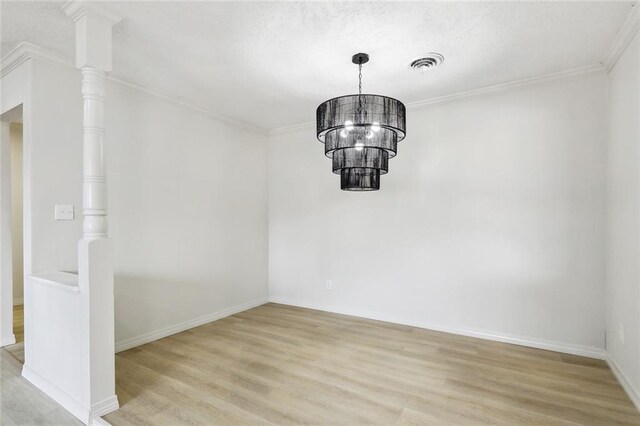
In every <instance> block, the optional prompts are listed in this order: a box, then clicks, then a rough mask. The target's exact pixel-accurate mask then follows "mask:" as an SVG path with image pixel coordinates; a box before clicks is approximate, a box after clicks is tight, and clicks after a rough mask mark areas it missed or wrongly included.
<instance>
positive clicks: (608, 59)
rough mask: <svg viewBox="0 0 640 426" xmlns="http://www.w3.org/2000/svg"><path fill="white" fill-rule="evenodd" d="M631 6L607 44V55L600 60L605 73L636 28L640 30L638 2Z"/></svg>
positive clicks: (614, 63) (610, 68)
mask: <svg viewBox="0 0 640 426" xmlns="http://www.w3.org/2000/svg"><path fill="white" fill-rule="evenodd" d="M631 7H632V9H631V12H629V15H628V16H627V19H626V20H625V21H624V24H623V25H622V28H620V31H618V34H617V35H616V38H615V39H614V40H613V42H612V43H611V46H609V49H608V51H607V55H606V56H605V57H604V60H603V61H602V66H603V67H604V70H605V72H606V73H607V74H608V73H609V72H611V70H612V69H613V67H614V66H615V65H616V63H617V62H618V59H620V56H622V53H623V52H624V50H625V49H626V48H627V46H628V45H629V43H631V40H633V37H635V35H636V33H637V32H638V30H640V4H638V3H636V4H635V5H633V6H631Z"/></svg>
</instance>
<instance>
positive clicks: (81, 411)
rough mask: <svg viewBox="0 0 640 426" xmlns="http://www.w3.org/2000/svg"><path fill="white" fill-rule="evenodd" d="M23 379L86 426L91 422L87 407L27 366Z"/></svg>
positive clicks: (25, 366)
mask: <svg viewBox="0 0 640 426" xmlns="http://www.w3.org/2000/svg"><path fill="white" fill-rule="evenodd" d="M22 377H24V378H25V379H27V380H28V381H30V382H31V383H32V384H33V385H34V386H35V387H37V388H38V389H40V390H41V391H42V392H44V393H45V394H47V395H48V396H49V397H50V398H51V399H53V400H54V401H55V402H57V403H58V404H60V405H61V406H62V407H63V408H64V409H65V410H67V411H68V412H70V413H71V414H73V415H74V416H75V417H77V418H78V419H79V420H80V421H82V422H83V423H84V424H88V422H89V420H90V417H91V416H90V414H91V413H90V412H89V409H88V408H87V407H85V406H84V405H83V404H81V403H80V402H79V401H77V400H76V399H75V398H73V397H72V396H71V395H69V394H67V393H66V392H64V391H63V390H61V389H60V388H58V387H57V386H56V385H54V384H53V383H51V382H50V381H48V380H47V379H45V378H44V377H42V376H41V375H40V374H38V373H36V372H35V371H33V370H32V369H31V368H29V366H27V365H26V364H25V365H24V366H23V367H22Z"/></svg>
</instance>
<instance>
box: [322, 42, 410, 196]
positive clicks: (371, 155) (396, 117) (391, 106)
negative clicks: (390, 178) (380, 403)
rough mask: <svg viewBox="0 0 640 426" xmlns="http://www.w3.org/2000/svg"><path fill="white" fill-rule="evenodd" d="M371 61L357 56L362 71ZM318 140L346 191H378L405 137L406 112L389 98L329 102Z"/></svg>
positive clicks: (351, 97) (349, 97)
mask: <svg viewBox="0 0 640 426" xmlns="http://www.w3.org/2000/svg"><path fill="white" fill-rule="evenodd" d="M367 60H368V56H367V55H366V54H362V53H361V54H357V55H354V57H353V62H354V63H356V64H358V65H359V66H360V68H361V67H362V64H363V63H365V62H366V61H367ZM316 125H317V128H316V130H317V137H318V140H319V141H320V142H322V143H324V145H325V155H326V156H327V157H329V158H331V159H332V162H333V173H335V174H339V175H340V187H341V189H343V190H346V191H376V190H378V189H380V175H382V174H385V173H387V172H388V170H389V159H390V158H393V157H395V155H396V153H397V144H398V142H400V141H401V140H402V139H404V137H405V130H406V109H405V106H404V105H403V104H402V102H400V101H398V100H397V99H393V98H389V97H387V96H380V95H369V94H361V93H360V94H356V95H347V96H340V97H337V98H333V99H329V100H328V101H326V102H323V103H322V104H320V106H319V107H318V109H317V111H316Z"/></svg>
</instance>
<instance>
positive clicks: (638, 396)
mask: <svg viewBox="0 0 640 426" xmlns="http://www.w3.org/2000/svg"><path fill="white" fill-rule="evenodd" d="M605 359H606V361H607V364H609V368H611V371H613V374H614V375H615V376H616V378H617V379H618V381H619V382H620V384H621V385H622V389H624V391H625V392H626V393H627V395H629V399H630V400H631V402H633V405H635V406H636V408H637V409H638V411H640V392H639V391H638V390H637V389H635V388H634V387H633V385H632V384H631V382H629V380H627V378H626V377H625V375H624V374H623V373H622V370H620V367H618V364H616V362H615V361H614V360H613V358H611V357H610V356H609V354H608V353H607V357H606V358H605Z"/></svg>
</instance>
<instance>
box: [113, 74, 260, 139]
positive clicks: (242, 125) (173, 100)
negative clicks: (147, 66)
mask: <svg viewBox="0 0 640 426" xmlns="http://www.w3.org/2000/svg"><path fill="white" fill-rule="evenodd" d="M107 79H108V80H109V81H111V82H113V83H116V84H119V85H121V86H124V87H127V88H129V89H133V90H136V91H138V92H141V93H143V94H145V95H147V96H150V97H153V98H158V99H162V100H165V101H168V102H171V103H173V104H176V105H179V106H181V107H183V108H187V109H190V110H192V111H194V112H197V113H198V114H201V115H204V116H205V117H208V118H210V119H212V120H214V121H218V122H221V123H224V124H228V125H230V126H233V127H237V128H239V129H242V130H247V131H249V132H253V133H258V134H260V135H263V136H267V135H268V134H269V132H268V131H267V129H263V128H261V127H257V126H254V125H251V124H247V123H244V122H242V121H238V120H235V119H233V118H230V117H227V116H224V115H221V114H218V113H215V112H211V111H209V110H207V109H205V108H202V107H199V106H197V105H194V104H192V103H190V102H188V101H185V100H182V99H179V98H177V97H174V96H170V95H166V94H164V93H161V92H158V91H156V90H153V89H149V88H146V87H143V86H140V85H138V84H135V83H131V82H128V81H125V80H121V79H119V78H115V77H111V76H107Z"/></svg>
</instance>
